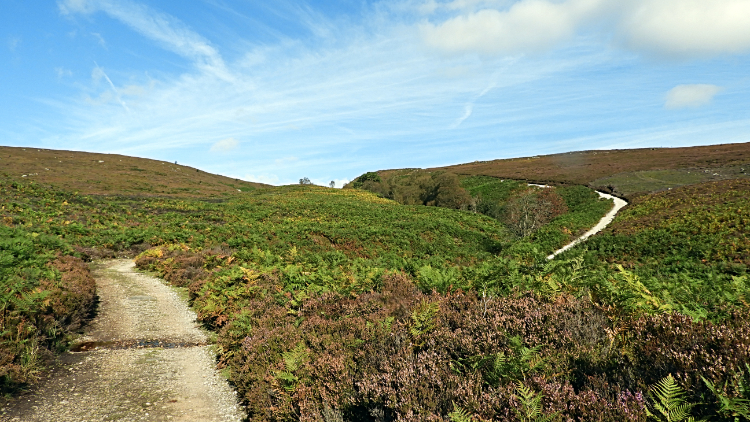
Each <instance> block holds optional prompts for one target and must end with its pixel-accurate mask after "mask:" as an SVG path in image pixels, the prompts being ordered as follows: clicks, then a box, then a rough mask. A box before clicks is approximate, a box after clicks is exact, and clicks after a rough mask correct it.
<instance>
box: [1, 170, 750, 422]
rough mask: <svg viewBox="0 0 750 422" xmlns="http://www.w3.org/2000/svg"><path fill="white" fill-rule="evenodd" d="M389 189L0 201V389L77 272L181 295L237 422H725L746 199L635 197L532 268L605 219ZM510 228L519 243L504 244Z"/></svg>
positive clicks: (46, 330) (522, 203) (67, 315)
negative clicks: (95, 268) (118, 276)
mask: <svg viewBox="0 0 750 422" xmlns="http://www.w3.org/2000/svg"><path fill="white" fill-rule="evenodd" d="M399 177H401V179H397V180H400V181H399V182H398V183H393V184H388V183H390V182H388V181H387V180H386V178H385V177H383V176H382V175H380V174H377V173H368V174H367V175H365V176H363V178H360V179H358V180H357V181H355V183H361V184H359V185H358V186H359V189H344V190H335V189H329V188H322V187H316V186H310V185H306V184H304V185H295V186H288V187H280V188H263V189H255V190H252V191H250V192H238V193H237V194H232V195H231V196H226V197H221V198H218V199H217V198H215V199H211V200H202V199H195V198H193V199H190V198H181V199H180V198H155V197H151V198H143V197H141V198H134V197H126V196H89V195H83V194H79V193H74V192H71V191H68V190H56V189H54V188H50V187H46V186H41V185H40V184H37V183H32V182H28V181H23V182H21V181H18V180H17V179H11V178H4V179H0V198H1V200H0V201H1V203H0V207H1V208H0V218H1V219H2V220H0V221H2V226H0V233H2V235H3V236H2V239H8V241H7V242H6V241H5V240H3V242H4V243H1V244H0V245H1V246H0V253H2V255H0V257H1V258H0V268H1V269H2V271H3V273H2V276H3V286H4V290H3V291H4V292H5V293H4V294H5V296H4V297H5V299H3V300H4V301H5V302H4V306H5V308H4V309H5V310H6V312H5V313H4V314H3V318H4V319H3V324H4V325H3V330H4V333H3V336H4V337H3V343H2V344H3V345H2V349H0V350H1V351H2V353H3V355H2V356H3V357H2V359H4V360H3V361H2V362H0V363H1V364H2V365H3V366H2V368H3V369H2V370H3V371H5V372H4V373H5V374H10V375H5V378H3V383H4V384H3V388H4V389H6V390H5V391H9V389H10V388H12V386H14V385H15V386H17V385H19V383H21V384H22V383H24V382H28V381H30V380H32V378H33V375H34V371H38V370H40V363H39V362H40V361H34V358H33V356H37V355H38V352H39V351H40V350H49V351H55V350H60V349H62V348H64V347H65V344H66V339H67V338H69V335H70V333H72V332H74V331H75V330H76V329H77V327H78V326H79V324H80V322H81V320H82V318H85V316H86V313H87V312H88V310H89V309H90V306H91V304H90V300H91V299H90V298H91V297H93V296H91V295H92V290H91V289H92V288H93V287H92V286H93V284H92V282H91V281H90V277H88V275H87V273H86V271H85V267H84V266H82V264H81V261H80V259H93V258H97V257H107V256H117V255H130V256H135V255H137V260H136V264H137V265H138V267H139V268H141V269H144V270H150V271H156V272H158V273H160V274H161V275H162V276H163V277H164V278H165V279H166V280H168V281H169V282H170V283H173V284H175V285H179V286H184V287H187V288H188V291H189V292H190V300H191V303H192V305H193V307H194V308H195V310H196V311H197V313H198V317H199V320H200V321H201V323H203V324H204V325H205V326H206V327H208V328H210V329H212V330H215V331H216V332H217V350H218V352H219V365H220V367H222V368H223V369H224V371H225V372H226V374H227V375H228V377H229V378H230V380H231V382H232V383H233V384H234V385H235V386H236V388H237V390H238V391H239V393H240V396H241V398H242V400H243V403H244V404H245V405H246V408H247V410H248V414H249V417H250V420H253V421H269V420H270V421H282V420H305V421H326V422H329V421H341V420H350V421H393V420H403V421H412V420H424V421H445V420H450V421H453V422H459V421H461V422H463V421H477V422H479V421H508V422H511V421H513V422H515V421H566V422H567V421H602V422H604V421H648V420H665V421H666V420H670V421H677V420H686V421H687V420H690V418H693V419H694V420H701V419H703V420H711V421H722V422H723V421H734V420H746V419H747V415H748V400H750V397H748V388H747V386H748V385H750V367H749V366H748V365H750V307H749V306H748V297H747V295H748V292H749V291H750V280H749V279H748V275H747V271H746V269H747V267H746V266H747V265H748V261H747V257H748V256H750V249H748V244H747V239H748V237H749V236H748V227H750V215H749V214H748V212H749V211H748V210H750V207H749V206H748V205H750V204H748V203H747V202H748V200H747V199H746V198H748V197H750V196H749V195H748V190H750V185H748V182H747V181H746V180H728V181H718V182H711V183H705V184H699V185H694V186H684V187H680V188H675V189H672V190H670V191H667V192H662V193H658V194H653V195H648V196H644V197H641V198H639V199H638V200H636V201H634V202H633V204H632V205H631V206H630V207H629V208H628V209H627V211H623V214H622V217H620V218H618V219H617V220H616V221H615V223H614V224H613V226H612V227H611V229H608V231H607V232H606V233H605V234H604V235H602V236H597V237H594V238H592V239H590V240H589V241H587V242H586V243H585V244H584V245H582V246H579V247H577V248H574V249H573V250H571V251H568V252H566V253H565V254H563V255H561V257H560V259H555V260H552V261H548V260H547V259H546V258H545V256H546V255H547V254H549V252H551V251H552V250H554V249H555V248H557V247H558V246H560V245H561V244H563V243H565V242H566V241H567V240H569V239H570V238H572V237H574V236H576V235H577V234H579V233H581V232H583V231H585V230H586V229H588V228H589V227H591V226H592V225H593V224H594V223H595V222H596V221H597V220H598V219H599V218H600V217H601V216H602V215H603V214H604V213H605V212H606V211H607V210H608V209H609V208H610V207H611V202H610V201H604V200H600V199H599V197H598V195H596V193H594V192H593V191H592V190H591V189H589V188H586V187H582V186H560V187H555V188H538V187H529V186H527V185H526V183H524V182H517V181H509V180H503V179H497V178H490V177H477V176H473V177H464V176H456V175H450V174H447V173H445V172H444V173H441V174H438V175H436V174H435V173H434V172H422V171H405V172H403V173H401V174H400V176H399ZM383 186H386V187H388V189H389V190H388V191H379V192H377V193H372V192H368V191H366V190H364V189H369V190H375V189H376V188H383ZM415 187H417V189H415ZM389 192H390V193H389ZM425 192H427V193H425ZM389 195H392V197H393V198H394V199H398V198H401V199H400V201H401V202H403V203H404V204H407V203H409V202H408V200H407V198H412V199H413V202H411V204H410V205H403V204H399V202H397V201H394V200H392V199H388V197H390V196H389ZM398 195H400V196H398ZM415 198H416V199H415ZM457 198H458V199H460V198H464V199H461V200H460V201H459V200H458V199H457ZM466 198H468V201H469V202H468V204H469V205H467V206H464V205H462V204H466V203H465V202H461V201H464V200H465V199H466ZM452 201H453V202H452ZM447 204H452V205H450V206H446V205H447ZM540 204H541V206H540ZM425 205H443V206H442V207H441V206H425ZM481 207H485V208H481ZM514 207H516V208H517V209H515V210H514ZM524 207H526V208H524ZM519 210H521V211H519ZM523 210H525V211H523ZM535 210H536V211H539V212H540V214H539V215H536V214H534V212H536V211H535ZM522 211H523V212H526V213H527V214H528V216H529V219H530V220H528V221H537V220H538V221H541V224H538V225H536V226H533V225H532V227H531V230H529V232H520V231H518V230H517V229H518V228H519V227H521V225H518V226H514V224H513V219H512V218H509V216H510V215H523V212H522ZM519 212H520V213H521V214H518V213H519ZM514 213H516V214H514ZM519 220H523V219H522V218H520V219H519ZM6 280H7V281H6ZM87 286H88V287H87ZM11 318H15V319H11ZM18 321H23V322H22V323H20V322H18ZM31 325H33V326H34V329H33V330H32V329H31V328H26V329H24V330H22V331H23V332H24V333H32V331H33V334H24V335H25V336H26V337H23V336H20V335H19V333H20V331H18V330H15V329H16V327H19V326H21V327H31ZM14 330H15V331H14ZM6 351H7V352H6ZM34 353H37V355H34ZM44 353H47V352H44ZM14 371H15V372H14ZM743 418H744V419H743Z"/></svg>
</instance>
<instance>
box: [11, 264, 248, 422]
mask: <svg viewBox="0 0 750 422" xmlns="http://www.w3.org/2000/svg"><path fill="white" fill-rule="evenodd" d="M94 275H95V277H96V280H97V292H98V294H99V297H100V304H99V312H98V314H97V317H96V318H95V319H94V321H93V322H92V324H91V325H90V327H89V329H88V330H87V332H86V335H85V336H84V337H83V338H82V339H80V340H79V343H80V344H79V346H78V347H77V348H74V350H78V351H73V352H70V353H66V354H64V355H63V356H62V357H61V358H60V360H59V365H57V367H56V369H55V370H54V371H53V372H52V373H51V374H50V375H49V376H48V379H46V380H45V381H44V382H42V383H40V386H39V387H38V388H37V389H36V390H35V391H33V392H31V393H29V394H25V395H23V396H21V397H19V398H18V399H15V400H13V401H11V402H9V403H8V404H6V406H5V408H3V409H2V410H1V411H0V412H1V413H0V421H8V422H11V421H12V422H16V421H19V422H68V421H70V422H73V421H75V422H94V421H97V422H98V421H184V422H192V421H195V422H214V421H216V422H224V421H227V422H228V421H241V420H242V419H243V417H244V415H243V413H242V411H241V408H240V407H239V406H238V405H237V397H236V393H235V392H234V391H233V390H232V389H231V388H230V386H229V385H228V384H227V382H226V380H224V379H223V378H221V377H220V375H219V374H218V373H217V372H216V370H215V354H214V353H213V352H212V350H211V346H209V345H208V344H207V343H208V342H209V341H208V340H209V339H208V337H207V335H206V333H204V332H203V331H202V330H200V329H199V328H198V326H197V324H196V322H195V314H194V313H193V312H192V311H191V310H190V309H189V308H188V307H187V302H186V300H185V298H184V297H181V295H180V294H179V293H178V292H177V291H176V290H174V289H172V288H170V287H168V286H166V285H165V284H164V283H163V282H162V281H161V280H159V279H158V278H154V277H150V276H147V275H144V274H140V273H137V272H135V271H134V264H133V262H132V261H130V260H112V261H107V262H105V263H103V264H102V265H100V266H99V268H98V269H96V270H95V272H94Z"/></svg>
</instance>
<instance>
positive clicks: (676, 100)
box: [664, 84, 721, 109]
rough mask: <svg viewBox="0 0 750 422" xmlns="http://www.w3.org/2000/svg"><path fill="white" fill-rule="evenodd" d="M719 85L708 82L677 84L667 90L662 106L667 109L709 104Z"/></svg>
mask: <svg viewBox="0 0 750 422" xmlns="http://www.w3.org/2000/svg"><path fill="white" fill-rule="evenodd" d="M720 91H721V87H718V86H716V85H708V84H695V85H677V86H676V87H674V88H672V89H670V90H669V92H667V100H666V102H665V103H664V107H665V108H668V109H676V108H695V107H701V106H704V105H706V104H709V103H710V102H711V100H713V98H714V96H715V95H716V94H718V93H719V92H720Z"/></svg>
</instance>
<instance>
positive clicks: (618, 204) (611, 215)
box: [547, 191, 628, 259]
mask: <svg viewBox="0 0 750 422" xmlns="http://www.w3.org/2000/svg"><path fill="white" fill-rule="evenodd" d="M596 193H598V194H599V196H600V197H602V198H606V199H611V200H613V201H614V203H615V205H614V206H613V207H612V209H611V210H610V211H609V212H608V213H607V215H605V216H604V217H602V219H601V220H599V222H598V223H597V224H596V225H595V226H594V227H592V228H591V230H589V231H587V232H586V233H584V234H583V235H581V236H580V237H578V238H577V239H576V240H574V241H572V242H570V243H568V244H567V245H565V246H563V247H562V248H560V249H558V250H556V251H555V252H554V253H552V255H550V256H548V257H547V259H554V258H555V256H557V255H559V254H561V253H563V252H565V251H567V250H568V249H570V248H572V247H573V246H575V245H577V244H579V243H581V242H583V241H584V240H586V239H588V238H589V237H591V236H593V235H595V234H597V233H599V232H600V231H602V230H604V229H605V228H606V227H607V226H608V225H609V223H611V222H612V220H614V219H615V216H616V215H617V213H618V212H619V211H620V210H621V209H622V208H623V207H624V206H625V205H628V202H627V201H625V200H624V199H620V198H618V197H616V196H612V195H609V194H606V193H604V192H599V191H596Z"/></svg>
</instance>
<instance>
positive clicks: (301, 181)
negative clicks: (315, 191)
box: [299, 177, 313, 185]
mask: <svg viewBox="0 0 750 422" xmlns="http://www.w3.org/2000/svg"><path fill="white" fill-rule="evenodd" d="M299 184H300V185H312V184H313V183H312V182H311V181H310V179H309V178H307V177H303V178H301V179H299Z"/></svg>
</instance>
